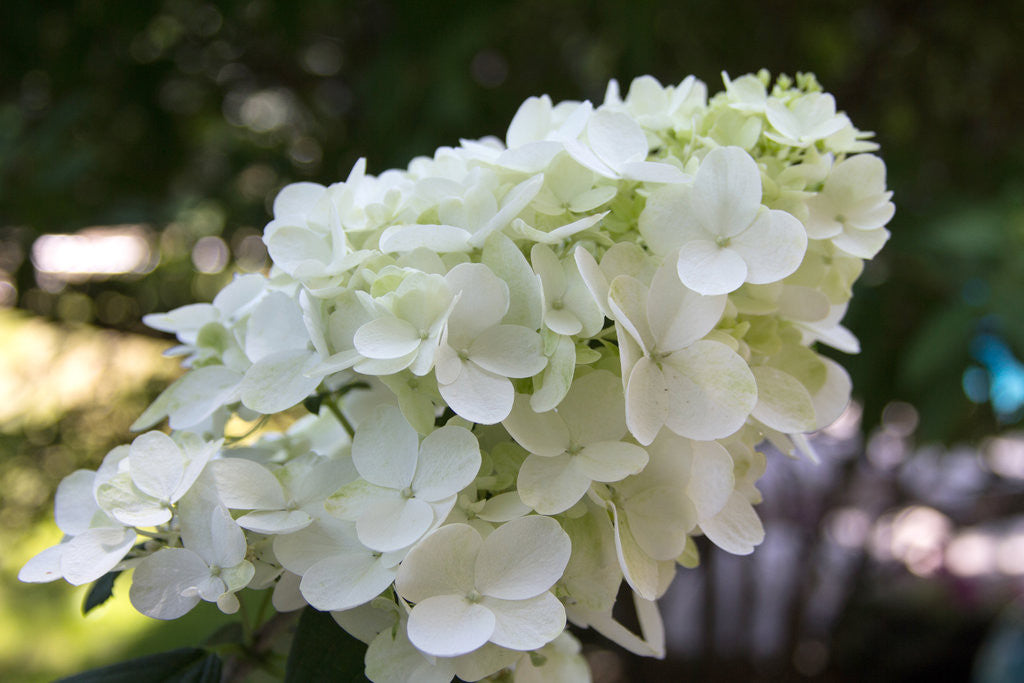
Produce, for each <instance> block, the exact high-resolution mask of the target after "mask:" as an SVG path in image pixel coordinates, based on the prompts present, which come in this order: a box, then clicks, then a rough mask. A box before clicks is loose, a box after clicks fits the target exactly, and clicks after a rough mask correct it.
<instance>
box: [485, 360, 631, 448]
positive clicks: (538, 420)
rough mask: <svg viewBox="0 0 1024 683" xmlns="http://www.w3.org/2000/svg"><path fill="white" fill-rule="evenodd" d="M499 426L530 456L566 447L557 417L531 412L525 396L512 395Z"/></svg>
mask: <svg viewBox="0 0 1024 683" xmlns="http://www.w3.org/2000/svg"><path fill="white" fill-rule="evenodd" d="M609 374H611V373H609ZM613 377H614V376H613ZM502 424H503V425H504V426H505V429H507V430H508V433H509V435H510V436H511V437H512V438H513V439H515V440H516V442H517V443H518V444H519V445H520V446H522V447H523V448H525V449H526V450H528V451H530V452H531V453H536V454H537V455H543V456H555V455H559V454H561V453H564V452H565V451H566V450H567V449H568V448H569V430H568V429H567V428H566V426H565V420H564V419H562V417H561V414H560V413H556V412H555V411H553V410H551V411H548V412H545V413H537V412H534V411H533V409H532V408H531V407H530V397H529V396H527V395H526V394H516V397H515V402H514V403H513V404H512V411H511V412H510V413H509V414H508V417H506V418H505V419H504V420H503V421H502Z"/></svg>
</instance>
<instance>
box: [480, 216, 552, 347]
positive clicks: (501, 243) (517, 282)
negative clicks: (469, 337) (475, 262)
mask: <svg viewBox="0 0 1024 683" xmlns="http://www.w3.org/2000/svg"><path fill="white" fill-rule="evenodd" d="M480 262H481V263H483V264H484V265H486V266H487V267H488V268H490V269H491V272H493V273H494V274H495V275H497V276H498V277H499V278H501V280H502V281H504V282H505V284H507V285H508V291H509V307H508V313H506V314H505V317H504V319H503V320H504V322H505V323H507V324H509V325H523V326H525V327H529V328H530V329H534V330H535V329H538V328H540V324H541V319H542V317H543V314H544V306H543V301H542V298H541V288H540V283H539V282H538V281H537V277H536V276H535V275H534V272H533V269H532V268H530V264H529V263H528V262H527V260H526V257H525V256H523V252H521V251H520V250H519V247H517V246H516V245H515V243H514V242H513V241H512V240H510V239H509V238H508V237H506V236H505V235H504V234H503V233H500V232H496V233H494V234H492V235H491V236H490V237H488V238H487V241H486V242H485V243H484V249H483V253H482V254H481V255H480Z"/></svg>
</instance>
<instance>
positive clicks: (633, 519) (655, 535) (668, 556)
mask: <svg viewBox="0 0 1024 683" xmlns="http://www.w3.org/2000/svg"><path fill="white" fill-rule="evenodd" d="M625 513H626V517H627V520H628V522H629V529H630V531H631V532H632V535H633V538H634V539H635V541H636V543H637V545H638V546H640V548H641V549H642V550H643V552H644V554H645V555H647V556H649V557H651V558H652V559H655V560H674V559H675V558H677V557H679V554H680V553H682V552H683V547H684V546H685V545H686V534H687V533H688V532H689V531H690V530H691V529H692V528H693V526H694V524H696V522H697V519H696V514H695V510H694V508H693V504H692V503H691V502H690V500H689V499H688V498H687V496H686V494H685V493H684V492H683V491H681V490H679V488H678V487H677V486H676V485H675V482H666V485H664V486H654V487H652V488H648V489H645V490H643V491H641V492H639V493H637V494H635V495H633V496H630V498H629V499H628V500H627V501H626V503H625Z"/></svg>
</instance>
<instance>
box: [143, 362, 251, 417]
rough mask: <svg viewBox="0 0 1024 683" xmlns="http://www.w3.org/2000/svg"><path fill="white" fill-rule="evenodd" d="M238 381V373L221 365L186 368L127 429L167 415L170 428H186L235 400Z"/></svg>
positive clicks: (240, 377)
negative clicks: (188, 369) (184, 372)
mask: <svg viewBox="0 0 1024 683" xmlns="http://www.w3.org/2000/svg"><path fill="white" fill-rule="evenodd" d="M241 381H242V375H241V374H240V373H237V372H235V371H234V370H231V369H229V368H226V367H224V366H223V365H208V366H205V367H202V368H196V369H194V370H190V371H189V372H188V373H186V374H185V375H183V376H182V377H181V378H180V379H178V380H177V381H175V382H174V383H173V384H171V386H169V387H167V388H166V389H164V391H163V393H161V394H160V395H159V396H157V398H156V400H155V401H153V403H152V405H150V406H149V408H147V409H146V410H145V412H143V413H142V415H140V416H139V419H137V420H136V421H135V422H134V423H133V424H132V427H131V428H132V430H134V431H138V430H140V429H146V428H147V427H151V426H153V425H154V424H156V423H157V422H159V421H160V420H162V419H163V418H164V416H166V415H169V416H170V418H171V419H170V425H171V428H172V429H188V428H189V427H192V426H195V425H196V424H198V423H199V422H202V421H203V420H205V419H206V418H207V417H209V416H210V414H211V413H212V412H213V411H214V410H216V409H217V408H219V407H221V406H222V405H225V404H227V403H231V402H233V401H237V400H238V385H239V382H241Z"/></svg>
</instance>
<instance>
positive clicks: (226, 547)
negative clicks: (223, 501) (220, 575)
mask: <svg viewBox="0 0 1024 683" xmlns="http://www.w3.org/2000/svg"><path fill="white" fill-rule="evenodd" d="M184 525H185V523H184V520H183V521H182V526H183V527H184ZM185 532H186V529H184V528H183V529H182V537H183V538H184V540H185V541H186V543H187V542H188V536H187V535H186V533H185ZM210 546H211V547H209V548H206V549H201V548H195V550H196V552H197V553H198V554H199V556H200V557H202V558H203V559H204V560H206V562H207V563H208V564H210V565H211V566H215V567H224V568H226V567H234V566H235V565H237V564H238V563H239V562H241V561H242V560H243V559H244V558H245V551H246V550H247V546H246V543H245V532H244V531H242V528H241V527H240V526H238V523H237V522H235V520H233V519H232V518H231V515H230V514H229V513H228V510H227V508H225V507H224V506H223V505H218V506H216V507H215V508H214V509H213V512H212V513H211V515H210ZM204 550H205V552H204Z"/></svg>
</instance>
